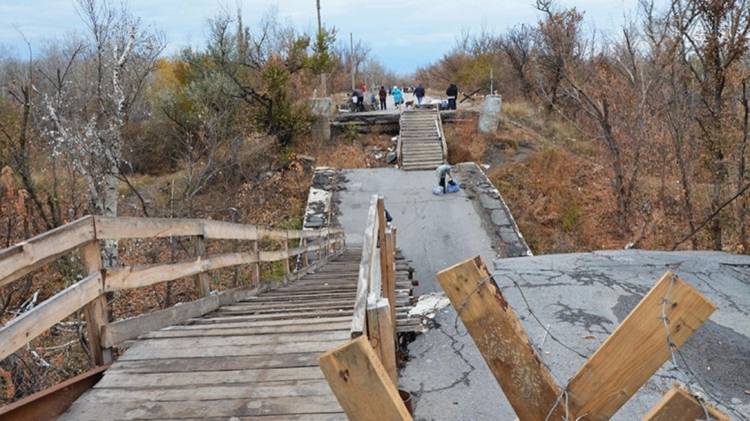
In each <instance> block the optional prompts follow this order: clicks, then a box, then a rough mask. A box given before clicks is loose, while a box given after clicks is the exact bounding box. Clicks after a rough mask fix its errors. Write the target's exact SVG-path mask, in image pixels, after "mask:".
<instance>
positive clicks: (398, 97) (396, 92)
mask: <svg viewBox="0 0 750 421" xmlns="http://www.w3.org/2000/svg"><path fill="white" fill-rule="evenodd" d="M391 95H392V96H393V102H394V103H395V104H396V108H398V106H399V105H401V103H402V102H404V97H403V94H402V93H401V89H399V88H398V86H394V87H393V89H391Z"/></svg>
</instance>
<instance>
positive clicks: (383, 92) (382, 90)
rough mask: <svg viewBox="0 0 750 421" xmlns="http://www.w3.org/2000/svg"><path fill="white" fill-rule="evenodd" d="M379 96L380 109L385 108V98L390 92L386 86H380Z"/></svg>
mask: <svg viewBox="0 0 750 421" xmlns="http://www.w3.org/2000/svg"><path fill="white" fill-rule="evenodd" d="M378 96H379V97H380V109H381V110H385V109H386V106H385V100H386V98H388V92H386V90H385V86H381V87H380V91H378Z"/></svg>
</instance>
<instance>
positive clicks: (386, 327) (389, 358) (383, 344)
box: [367, 298, 398, 386]
mask: <svg viewBox="0 0 750 421" xmlns="http://www.w3.org/2000/svg"><path fill="white" fill-rule="evenodd" d="M391 320H392V319H391V307H390V305H388V300H387V299H385V298H380V299H379V300H378V301H377V302H375V303H368V305H367V337H368V339H369V340H370V344H371V345H372V347H373V349H374V350H375V353H376V354H377V356H378V358H379V359H380V363H381V364H383V368H384V369H385V372H386V373H388V376H389V377H390V378H391V381H392V382H393V385H394V386H398V371H397V369H396V339H395V336H394V333H395V329H394V327H393V323H392V322H391Z"/></svg>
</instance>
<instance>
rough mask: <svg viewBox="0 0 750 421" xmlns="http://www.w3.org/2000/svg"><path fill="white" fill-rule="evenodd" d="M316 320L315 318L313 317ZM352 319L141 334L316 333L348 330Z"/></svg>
mask: <svg viewBox="0 0 750 421" xmlns="http://www.w3.org/2000/svg"><path fill="white" fill-rule="evenodd" d="M313 320H314V319H313ZM350 326H351V321H349V320H346V321H342V322H338V323H320V324H306V325H286V326H284V325H282V326H265V327H264V326H260V327H255V326H252V325H251V326H248V327H232V328H224V329H218V328H216V327H215V326H213V325H212V326H209V327H206V326H203V327H204V328H203V329H168V330H158V331H155V332H149V333H147V334H144V335H142V336H141V338H144V339H155V338H180V337H190V336H226V335H239V336H245V335H273V334H276V333H281V334H283V333H313V334H314V333H315V332H327V331H341V330H348V329H349V327H350Z"/></svg>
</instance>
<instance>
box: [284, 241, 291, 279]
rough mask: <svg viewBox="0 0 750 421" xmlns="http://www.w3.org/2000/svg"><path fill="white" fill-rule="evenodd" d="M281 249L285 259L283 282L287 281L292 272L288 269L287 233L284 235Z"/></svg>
mask: <svg viewBox="0 0 750 421" xmlns="http://www.w3.org/2000/svg"><path fill="white" fill-rule="evenodd" d="M283 249H284V254H285V255H286V258H285V259H284V282H287V281H289V279H290V278H291V274H292V271H291V269H290V268H289V233H286V234H285V235H284V242H283Z"/></svg>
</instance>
